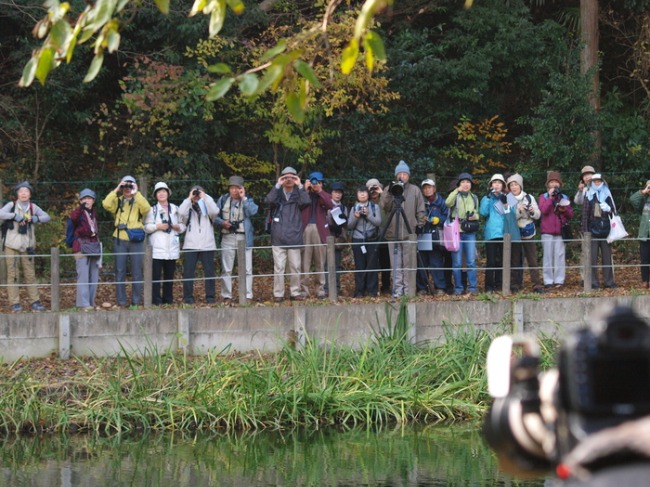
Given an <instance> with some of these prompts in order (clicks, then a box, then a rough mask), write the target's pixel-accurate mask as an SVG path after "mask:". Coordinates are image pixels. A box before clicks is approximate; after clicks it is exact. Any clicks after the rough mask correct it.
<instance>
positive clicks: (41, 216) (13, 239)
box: [0, 201, 51, 252]
mask: <svg viewBox="0 0 650 487" xmlns="http://www.w3.org/2000/svg"><path fill="white" fill-rule="evenodd" d="M14 204H15V205H16V206H15V207H14ZM16 215H21V216H23V217H25V218H31V219H32V222H33V223H31V224H29V225H27V226H26V227H23V229H24V230H26V232H25V233H20V231H19V229H20V224H19V223H18V222H16V221H14V219H15V217H16ZM50 219H51V218H50V215H48V214H47V213H46V212H45V211H43V210H42V209H41V208H39V207H38V206H36V205H35V204H34V203H32V202H31V201H30V202H29V206H28V207H27V211H26V212H25V211H23V209H22V207H21V205H20V203H14V202H9V203H7V204H6V205H4V206H3V207H2V209H0V220H12V221H13V228H11V229H9V230H7V237H6V240H5V246H6V247H9V248H10V249H13V250H16V251H18V252H26V251H27V249H28V248H30V247H31V248H35V247H36V234H35V233H34V226H35V225H40V224H41V223H47V222H49V221H50ZM0 245H2V243H1V242H0Z"/></svg>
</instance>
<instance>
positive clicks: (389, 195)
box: [381, 161, 426, 299]
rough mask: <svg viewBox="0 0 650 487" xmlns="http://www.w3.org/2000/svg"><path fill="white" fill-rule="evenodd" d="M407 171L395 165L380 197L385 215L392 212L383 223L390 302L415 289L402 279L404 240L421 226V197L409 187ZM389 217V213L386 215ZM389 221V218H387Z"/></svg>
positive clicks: (409, 173)
mask: <svg viewBox="0 0 650 487" xmlns="http://www.w3.org/2000/svg"><path fill="white" fill-rule="evenodd" d="M410 178H411V169H410V168H409V166H408V165H407V164H406V162H404V161H399V163H398V164H397V166H395V181H393V182H392V183H391V185H390V186H389V190H388V191H384V192H383V194H382V196H381V207H382V209H383V210H384V211H386V212H391V211H393V210H399V209H401V212H400V211H395V212H394V213H393V218H392V219H391V220H390V221H387V222H386V224H387V225H388V226H387V227H386V230H385V233H384V236H385V238H386V240H387V241H388V252H389V255H390V264H391V268H392V269H393V292H392V296H393V299H397V298H399V297H401V296H405V295H411V294H414V293H415V292H416V289H409V287H408V281H407V279H406V272H405V269H406V268H407V267H408V266H407V265H406V260H405V258H406V255H405V253H406V245H407V244H406V242H405V241H406V239H407V238H408V235H409V230H410V232H411V233H415V234H417V233H419V232H420V231H421V230H422V228H423V227H424V224H425V219H426V213H425V210H424V197H423V196H422V191H420V188H418V187H417V186H415V185H413V184H410V183H409V179H410ZM389 215H390V213H389ZM389 218H390V216H389Z"/></svg>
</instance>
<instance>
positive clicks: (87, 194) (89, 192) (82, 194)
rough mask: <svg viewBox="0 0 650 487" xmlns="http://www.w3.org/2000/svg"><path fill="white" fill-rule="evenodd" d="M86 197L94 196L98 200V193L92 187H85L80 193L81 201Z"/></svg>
mask: <svg viewBox="0 0 650 487" xmlns="http://www.w3.org/2000/svg"><path fill="white" fill-rule="evenodd" d="M84 198H92V199H94V200H97V193H95V192H94V191H93V190H92V189H90V188H84V189H82V190H81V192H80V193H79V201H81V200H82V199H84Z"/></svg>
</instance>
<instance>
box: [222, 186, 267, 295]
mask: <svg viewBox="0 0 650 487" xmlns="http://www.w3.org/2000/svg"><path fill="white" fill-rule="evenodd" d="M217 208H218V209H219V216H218V217H217V218H216V220H215V223H216V224H217V227H219V228H220V229H221V268H222V274H221V281H222V284H221V297H222V298H223V301H224V303H225V304H230V302H231V300H232V269H233V266H234V264H235V257H236V256H237V235H243V236H244V238H245V239H246V263H245V265H246V299H253V237H254V230H253V224H252V223H251V216H253V215H257V210H258V206H257V204H256V203H255V201H253V198H251V197H250V196H247V195H246V189H245V188H244V178H242V177H241V176H231V177H230V178H229V179H228V194H224V195H222V196H221V197H220V198H219V199H218V200H217ZM237 265H241V263H240V262H238V263H237ZM240 285H242V283H240Z"/></svg>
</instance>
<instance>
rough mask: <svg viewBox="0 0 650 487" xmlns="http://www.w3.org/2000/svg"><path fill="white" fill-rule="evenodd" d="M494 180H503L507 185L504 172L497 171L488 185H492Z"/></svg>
mask: <svg viewBox="0 0 650 487" xmlns="http://www.w3.org/2000/svg"><path fill="white" fill-rule="evenodd" d="M494 181H501V182H502V183H503V185H504V186H505V185H506V178H504V177H503V174H499V173H496V174H494V175H492V177H491V178H490V183H489V184H488V186H491V185H492V183H493V182H494Z"/></svg>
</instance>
